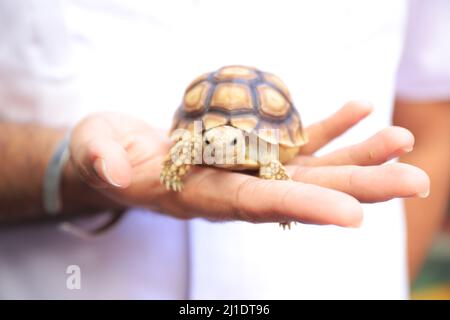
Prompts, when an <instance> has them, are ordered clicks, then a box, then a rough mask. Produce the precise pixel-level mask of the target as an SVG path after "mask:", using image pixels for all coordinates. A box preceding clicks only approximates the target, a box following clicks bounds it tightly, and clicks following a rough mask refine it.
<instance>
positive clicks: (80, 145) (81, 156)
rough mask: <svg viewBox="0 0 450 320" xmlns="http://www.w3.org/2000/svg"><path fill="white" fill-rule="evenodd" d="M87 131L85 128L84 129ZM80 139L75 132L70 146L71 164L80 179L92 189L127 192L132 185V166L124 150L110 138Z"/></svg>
mask: <svg viewBox="0 0 450 320" xmlns="http://www.w3.org/2000/svg"><path fill="white" fill-rule="evenodd" d="M86 129H88V128H86ZM92 129H93V128H90V130H89V131H90V132H95V134H96V135H97V137H95V138H91V139H83V136H85V135H84V133H83V134H80V132H77V131H74V134H73V136H72V141H71V145H70V151H71V161H72V162H73V164H74V166H75V168H76V169H77V171H78V172H79V173H80V175H81V176H82V177H83V179H84V180H85V181H86V182H87V183H88V184H89V185H91V186H94V187H115V188H126V187H128V186H129V185H130V183H131V165H130V162H129V160H128V154H127V152H126V151H125V149H124V148H123V147H122V145H120V144H119V143H118V142H117V141H115V140H114V138H113V137H111V136H109V135H103V136H98V132H101V131H102V130H98V129H99V128H95V130H92Z"/></svg>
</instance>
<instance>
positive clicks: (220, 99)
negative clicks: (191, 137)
mask: <svg viewBox="0 0 450 320" xmlns="http://www.w3.org/2000/svg"><path fill="white" fill-rule="evenodd" d="M194 121H202V123H203V130H208V129H211V128H214V127H218V126H222V125H230V126H233V127H236V128H239V129H241V130H244V131H245V132H247V133H252V132H253V133H256V134H257V135H258V136H259V137H260V138H261V139H263V140H265V141H268V142H270V143H279V144H280V145H284V146H287V147H298V146H301V145H303V144H305V143H306V142H307V141H306V137H305V136H304V132H303V129H302V124H301V121H300V116H299V114H298V112H297V110H296V109H295V107H294V105H293V104H292V100H291V95H290V93H289V91H288V89H287V88H286V86H285V84H284V83H283V82H282V81H281V80H280V79H279V78H278V77H277V76H275V75H273V74H270V73H267V72H262V71H259V70H257V69H255V68H251V67H244V66H227V67H223V68H221V69H219V70H218V71H216V72H212V73H207V74H204V75H202V76H200V77H198V78H197V79H195V80H194V81H193V82H192V83H191V84H190V85H189V86H188V88H187V89H186V92H185V94H184V98H183V102H182V104H181V106H180V107H179V108H178V110H177V112H176V114H175V117H174V122H173V126H172V131H173V130H175V129H177V128H184V129H189V130H193V127H194V125H193V123H194ZM273 129H279V131H278V133H277V130H273Z"/></svg>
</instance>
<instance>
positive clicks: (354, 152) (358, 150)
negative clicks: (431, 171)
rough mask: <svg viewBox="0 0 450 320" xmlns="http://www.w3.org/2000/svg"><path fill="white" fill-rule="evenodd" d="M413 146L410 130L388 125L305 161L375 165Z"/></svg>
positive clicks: (298, 160)
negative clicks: (347, 145) (362, 137)
mask: <svg viewBox="0 0 450 320" xmlns="http://www.w3.org/2000/svg"><path fill="white" fill-rule="evenodd" d="M413 146H414V136H413V135H412V133H411V132H410V131H408V130H407V129H404V128H401V127H389V128H386V129H383V130H381V131H380V132H378V133H377V134H375V135H374V136H372V137H370V138H369V139H367V140H366V141H364V142H361V143H359V144H356V145H353V146H349V147H345V148H342V149H339V150H336V151H333V152H331V153H328V154H326V155H323V156H321V157H310V158H308V159H307V161H306V163H307V165H309V166H331V165H335V166H337V165H359V166H370V165H377V164H382V163H384V162H386V161H388V160H391V159H393V158H396V157H399V156H400V155H402V154H404V153H407V152H410V151H412V149H413ZM291 163H292V164H305V159H302V157H297V158H296V159H294V160H293V161H292V162H291Z"/></svg>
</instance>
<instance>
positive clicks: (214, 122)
mask: <svg viewBox="0 0 450 320" xmlns="http://www.w3.org/2000/svg"><path fill="white" fill-rule="evenodd" d="M202 120H203V126H204V129H205V130H209V129H211V128H215V127H218V126H222V125H225V124H226V123H227V121H228V119H227V118H226V117H224V116H222V115H220V114H213V113H207V114H205V115H204V116H203V118H202Z"/></svg>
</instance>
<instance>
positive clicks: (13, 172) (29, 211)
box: [0, 122, 115, 225]
mask: <svg viewBox="0 0 450 320" xmlns="http://www.w3.org/2000/svg"><path fill="white" fill-rule="evenodd" d="M65 134H66V130H64V129H55V128H46V127H43V126H38V125H32V124H15V123H2V122H0V224H2V225H4V224H8V223H18V222H25V221H31V220H42V219H46V218H48V217H49V216H48V215H46V214H45V213H44V209H43V202H42V185H43V183H42V182H43V178H44V174H45V170H46V167H47V164H48V162H49V160H50V158H51V156H52V154H53V152H54V151H55V149H56V146H57V145H58V143H59V142H60V141H61V140H62V138H63V137H64V135H65ZM61 195H62V203H63V211H62V214H64V215H68V214H69V215H70V214H74V213H78V212H86V213H88V212H95V211H100V210H103V209H107V208H110V207H113V206H115V205H114V203H113V202H112V201H110V200H107V199H106V198H105V197H104V196H102V195H101V194H100V193H99V192H97V191H96V190H94V189H92V188H90V187H89V186H87V185H86V184H85V183H83V182H82V181H81V179H80V178H79V177H78V175H77V174H75V173H74V171H73V169H72V167H71V165H70V163H69V164H68V165H67V166H66V167H65V168H64V173H63V178H62V186H61Z"/></svg>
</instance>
